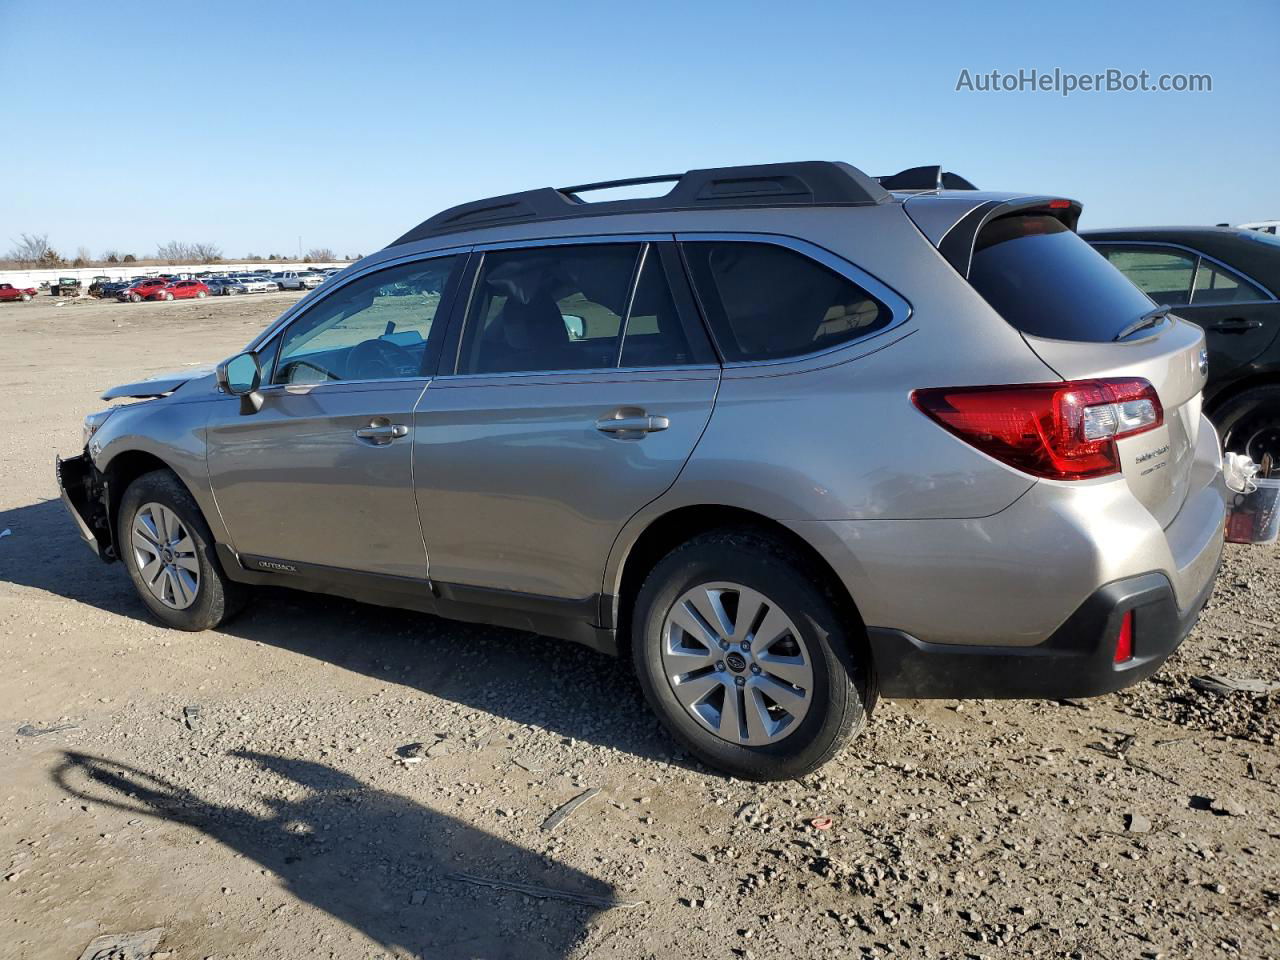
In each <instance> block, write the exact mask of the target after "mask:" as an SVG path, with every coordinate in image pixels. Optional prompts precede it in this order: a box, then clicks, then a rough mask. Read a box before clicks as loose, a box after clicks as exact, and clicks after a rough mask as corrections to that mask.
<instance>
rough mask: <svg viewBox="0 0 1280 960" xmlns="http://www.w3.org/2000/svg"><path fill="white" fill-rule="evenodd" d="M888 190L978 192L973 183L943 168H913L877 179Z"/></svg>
mask: <svg viewBox="0 0 1280 960" xmlns="http://www.w3.org/2000/svg"><path fill="white" fill-rule="evenodd" d="M876 180H877V181H879V183H880V186H882V187H884V188H885V189H886V190H902V191H905V190H977V189H978V188H977V187H975V186H974V185H973V184H972V183H970V182H969V181H968V180H966V179H965V178H964V177H962V176H960V174H958V173H952V172H950V171H949V170H943V169H942V167H939V166H932V167H911V168H909V169H907V170H899V171H898V172H897V173H894V174H890V175H889V176H887V177H876Z"/></svg>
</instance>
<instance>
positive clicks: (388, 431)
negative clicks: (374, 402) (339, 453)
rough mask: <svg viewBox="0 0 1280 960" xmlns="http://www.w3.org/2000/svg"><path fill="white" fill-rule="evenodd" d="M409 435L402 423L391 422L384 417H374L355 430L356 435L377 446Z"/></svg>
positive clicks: (407, 429)
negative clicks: (365, 425) (367, 423)
mask: <svg viewBox="0 0 1280 960" xmlns="http://www.w3.org/2000/svg"><path fill="white" fill-rule="evenodd" d="M408 435H409V428H408V427H406V426H405V425H404V424H403V423H392V422H391V421H390V420H388V419H387V418H386V417H374V418H373V419H372V420H371V421H369V425H368V426H367V427H360V428H359V429H358V430H356V436H357V437H359V438H360V439H361V440H368V441H369V442H370V443H372V444H375V445H377V446H381V445H382V444H386V443H390V442H391V441H392V440H399V439H400V438H401V437H407V436H408Z"/></svg>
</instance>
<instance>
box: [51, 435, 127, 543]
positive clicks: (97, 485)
mask: <svg viewBox="0 0 1280 960" xmlns="http://www.w3.org/2000/svg"><path fill="white" fill-rule="evenodd" d="M56 469H57V475H58V489H59V491H60V492H61V493H62V503H63V506H65V507H66V508H67V512H68V513H69V514H71V519H72V520H74V521H75V524H76V529H78V530H79V531H80V538H81V539H82V540H84V542H85V543H86V544H88V546H89V549H91V550H92V551H93V552H94V553H96V554H97V555H98V556H99V557H101V558H102V559H103V560H104V561H105V562H107V563H111V562H112V561H114V560H117V559H119V558H118V556H117V554H116V547H115V543H114V542H113V538H112V535H111V520H110V516H111V515H110V512H109V510H108V507H107V504H108V502H109V501H108V493H107V478H106V477H104V476H103V475H102V473H101V472H99V470H98V468H97V467H95V466H94V465H93V461H92V460H90V459H89V456H88V454H87V453H82V454H81V455H80V456H78V457H68V458H67V459H65V460H64V459H62V458H61V457H58V458H57V460H56Z"/></svg>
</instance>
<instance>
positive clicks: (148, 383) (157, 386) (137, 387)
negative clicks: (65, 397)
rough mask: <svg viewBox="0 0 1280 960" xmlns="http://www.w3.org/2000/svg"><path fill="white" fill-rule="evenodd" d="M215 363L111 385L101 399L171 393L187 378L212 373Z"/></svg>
mask: <svg viewBox="0 0 1280 960" xmlns="http://www.w3.org/2000/svg"><path fill="white" fill-rule="evenodd" d="M214 366H215V364H204V365H201V366H195V367H190V368H189V369H186V370H178V371H174V372H173V373H162V374H159V375H158V376H154V377H149V378H148V379H146V380H137V381H135V382H133V383H122V384H120V385H119V386H115V387H112V388H111V389H110V390H108V391H107V392H106V393H104V394H103V395H102V399H103V400H119V399H121V398H122V397H129V398H132V399H138V400H145V399H148V398H150V397H163V396H165V395H166V394H170V393H173V391H175V390H177V389H178V388H179V387H180V386H182V385H183V384H184V383H186V382H187V381H189V380H196V379H199V378H200V377H207V376H208V375H209V374H211V373H213V370H214Z"/></svg>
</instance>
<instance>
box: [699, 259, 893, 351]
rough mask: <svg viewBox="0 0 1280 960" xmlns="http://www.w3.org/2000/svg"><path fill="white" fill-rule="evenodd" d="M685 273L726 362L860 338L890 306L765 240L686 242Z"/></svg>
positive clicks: (885, 320)
mask: <svg viewBox="0 0 1280 960" xmlns="http://www.w3.org/2000/svg"><path fill="white" fill-rule="evenodd" d="M683 250H684V255H685V259H686V261H687V263H688V265H689V273H690V276H691V277H692V279H693V283H694V287H695V289H696V291H697V294H698V299H699V301H700V302H701V303H702V308H703V311H704V312H705V314H706V316H707V320H708V322H709V324H710V325H711V329H712V332H713V333H714V335H715V338H716V343H717V345H718V346H719V347H720V352H721V353H722V354H723V356H724V359H725V360H726V361H728V362H742V361H750V360H778V359H782V358H785V357H797V356H803V355H804V354H808V353H816V352H818V351H821V350H827V349H830V348H831V347H835V346H839V345H840V344H842V343H846V342H848V341H850V340H855V339H857V338H859V337H863V336H866V335H867V334H869V333H872V332H874V331H876V330H879V329H881V328H883V327H885V326H887V325H888V324H889V323H890V322H891V321H892V319H893V318H892V315H891V313H890V310H889V308H888V307H887V306H886V305H885V304H884V303H882V302H881V301H880V300H879V299H877V298H876V297H874V296H873V295H872V294H870V293H869V292H867V291H866V290H864V289H862V287H860V286H858V285H857V284H856V283H854V282H853V281H852V280H850V279H848V278H847V277H844V276H841V275H840V274H838V273H836V272H835V271H833V270H830V269H828V268H827V267H825V266H823V265H822V264H820V263H817V262H816V261H814V260H812V259H810V258H809V257H807V256H805V255H804V254H801V253H798V252H796V251H794V250H789V249H787V248H786V247H781V246H778V245H776V244H769V243H752V242H743V241H720V240H716V241H701V240H700V241H686V242H685V243H684V244H683Z"/></svg>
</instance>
